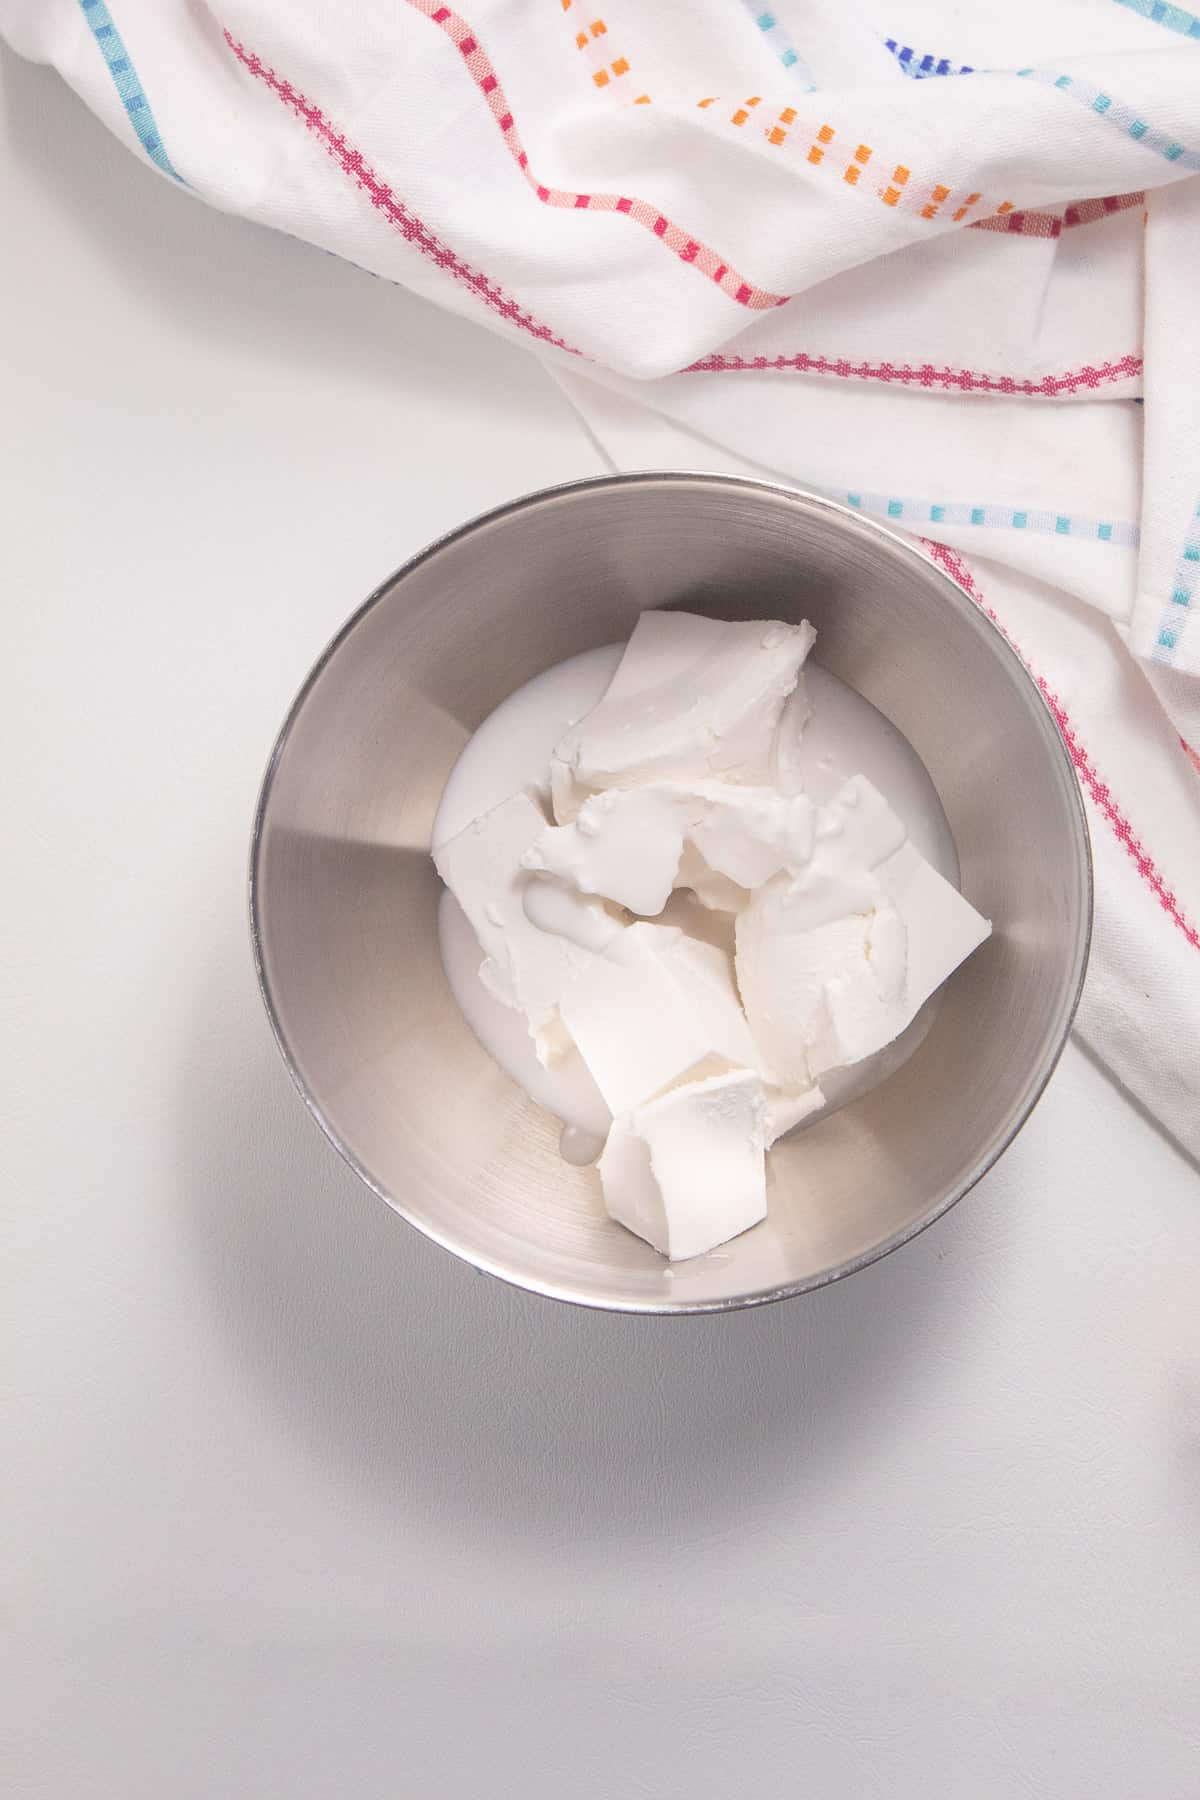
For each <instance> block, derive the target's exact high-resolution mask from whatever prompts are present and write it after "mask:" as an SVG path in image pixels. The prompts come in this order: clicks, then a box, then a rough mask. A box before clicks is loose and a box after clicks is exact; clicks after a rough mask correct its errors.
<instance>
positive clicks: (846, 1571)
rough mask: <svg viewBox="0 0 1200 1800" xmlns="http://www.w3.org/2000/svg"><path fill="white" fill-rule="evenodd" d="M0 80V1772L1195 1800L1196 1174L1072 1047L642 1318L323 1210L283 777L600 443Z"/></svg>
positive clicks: (126, 1793)
mask: <svg viewBox="0 0 1200 1800" xmlns="http://www.w3.org/2000/svg"><path fill="white" fill-rule="evenodd" d="M0 74H2V76H3V83H4V87H3V127H4V136H3V155H2V158H0V228H2V235H0V254H3V256H4V258H5V265H6V266H5V275H4V295H5V302H4V304H5V324H4V333H3V339H2V340H0V342H2V345H3V351H2V354H3V365H4V366H3V387H2V394H3V428H2V430H0V459H2V471H3V473H2V481H0V508H2V511H3V527H2V533H0V567H2V570H3V582H4V612H3V621H4V624H3V640H2V650H0V719H2V720H3V738H4V744H5V756H4V765H3V775H2V778H0V779H2V782H3V806H4V810H3V817H4V822H5V831H4V836H5V841H6V854H5V857H4V875H3V894H4V904H3V907H2V908H0V931H2V933H3V938H2V953H3V966H2V970H0V983H2V985H0V1006H2V1009H3V1017H4V1027H5V1029H4V1048H3V1056H4V1064H5V1066H4V1069H3V1071H2V1074H0V1112H2V1113H3V1115H4V1117H5V1120H6V1123H5V1125H4V1130H3V1137H2V1139H0V1141H2V1143H3V1159H2V1160H3V1170H4V1183H5V1188H6V1191H7V1207H6V1212H5V1223H4V1233H5V1236H6V1238H7V1239H8V1243H7V1247H6V1249H5V1254H4V1265H3V1267H4V1274H3V1282H4V1290H5V1296H4V1332H5V1337H6V1340H7V1343H6V1349H5V1354H4V1368H5V1382H6V1390H7V1393H8V1396H9V1399H8V1403H7V1410H6V1425H5V1437H6V1454H5V1458H4V1463H5V1473H4V1477H3V1500H2V1506H3V1511H4V1513H5V1514H6V1515H7V1520H6V1523H7V1525H8V1530H6V1532H5V1536H6V1540H7V1541H8V1543H9V1544H10V1545H13V1546H15V1557H13V1558H11V1559H10V1561H9V1565H8V1567H9V1573H8V1575H7V1577H6V1589H7V1606H6V1613H7V1629H8V1632H9V1637H8V1643H9V1646H10V1655H11V1664H10V1668H9V1672H8V1674H7V1676H6V1677H5V1680H4V1687H5V1690H6V1707H5V1710H6V1711H7V1712H8V1714H9V1721H10V1722H9V1727H8V1731H9V1735H8V1736H7V1738H6V1740H5V1747H4V1748H3V1750H2V1751H0V1757H2V1759H3V1761H2V1763H0V1788H2V1790H3V1792H4V1793H5V1794H11V1795H14V1796H26V1795H28V1796H37V1797H39V1800H42V1797H45V1800H90V1797H93V1796H94V1797H103V1800H217V1797H219V1800H264V1797H273V1796H280V1797H283V1800H318V1797H320V1800H326V1797H328V1800H398V1797H407V1796H410V1795H411V1796H426V1795H438V1796H451V1797H453V1800H457V1797H458V1796H467V1795H473V1794H476V1793H479V1794H483V1795H488V1796H508V1795H513V1796H516V1795H521V1796H533V1797H534V1800H540V1797H542V1796H551V1795H552V1796H555V1797H556V1800H560V1797H563V1800H616V1797H618V1796H620V1797H621V1800H641V1797H647V1800H649V1797H653V1800H659V1797H660V1796H676V1795H679V1796H684V1795H686V1796H689V1797H692V1796H695V1797H697V1800H709V1797H710V1796H711V1797H713V1800H716V1797H717V1796H722V1797H724V1796H729V1795H736V1796H754V1797H755V1800H757V1797H758V1796H764V1795H776V1794H779V1795H787V1796H789V1797H790V1796H793V1795H797V1794H799V1795H805V1796H814V1797H815V1800H840V1797H842V1796H847V1797H850V1800H877V1797H878V1800H907V1797H909V1796H912V1797H913V1800H916V1797H917V1796H921V1797H922V1800H925V1797H927V1796H930V1795H938V1796H941V1795H955V1796H957V1795H963V1796H970V1797H971V1800H992V1797H993V1796H997V1797H999V1796H1003V1797H1004V1800H1008V1797H1009V1796H1012V1797H1013V1800H1018V1797H1025V1796H1030V1795H1036V1796H1049V1797H1052V1800H1064V1797H1065V1800H1073V1797H1074V1796H1080V1797H1081V1800H1082V1797H1084V1796H1087V1797H1088V1800H1095V1797H1097V1796H1108V1795H1112V1796H1120V1797H1121V1800H1127V1797H1129V1796H1137V1797H1138V1800H1141V1797H1142V1796H1146V1797H1152V1800H1195V1796H1196V1795H1197V1794H1198V1793H1200V1748H1198V1738H1197V1733H1198V1730H1200V1726H1198V1717H1200V1712H1198V1704H1197V1703H1198V1698H1200V1608H1198V1597H1200V1589H1198V1585H1197V1578H1198V1576H1200V1304H1198V1292H1197V1265H1198V1252H1200V1181H1198V1180H1197V1176H1196V1172H1195V1170H1194V1169H1193V1168H1191V1167H1190V1166H1189V1165H1187V1164H1185V1163H1184V1162H1183V1161H1182V1160H1181V1159H1180V1158H1179V1157H1178V1156H1177V1155H1176V1154H1175V1153H1174V1152H1173V1151H1172V1150H1171V1149H1170V1148H1169V1147H1168V1146H1167V1145H1166V1144H1165V1143H1164V1141H1163V1140H1162V1139H1161V1138H1160V1137H1159V1136H1158V1135H1157V1134H1156V1133H1155V1131H1154V1130H1153V1129H1152V1128H1151V1127H1150V1126H1149V1125H1148V1124H1146V1123H1145V1122H1144V1121H1143V1120H1142V1119H1140V1118H1139V1117H1138V1116H1136V1115H1135V1114H1134V1112H1133V1111H1132V1110H1131V1109H1130V1107H1129V1105H1128V1104H1127V1103H1126V1102H1125V1101H1124V1100H1123V1099H1122V1098H1121V1097H1120V1096H1119V1095H1118V1094H1117V1093H1116V1092H1115V1091H1114V1090H1113V1088H1112V1087H1111V1086H1110V1085H1109V1084H1108V1082H1107V1081H1106V1079H1105V1078H1104V1077H1103V1075H1102V1074H1101V1073H1100V1072H1099V1071H1098V1070H1097V1069H1096V1068H1094V1067H1093V1066H1091V1065H1090V1064H1089V1063H1088V1062H1087V1061H1085V1059H1084V1058H1083V1056H1082V1055H1081V1054H1080V1053H1079V1052H1078V1051H1077V1050H1075V1049H1073V1048H1072V1049H1070V1050H1069V1051H1068V1053H1067V1055H1066V1057H1065V1058H1064V1061H1063V1064H1062V1066H1061V1068H1060V1071H1059V1073H1058V1075H1057V1077H1056V1079H1055V1080H1054V1082H1053V1083H1052V1085H1051V1088H1050V1091H1049V1093H1048V1095H1047V1097H1046V1099H1045V1101H1044V1102H1043V1104H1042V1106H1041V1107H1040V1109H1039V1110H1038V1112H1037V1113H1036V1115H1035V1117H1034V1119H1033V1120H1032V1122H1031V1123H1030V1125H1029V1126H1028V1127H1027V1129H1026V1131H1025V1132H1024V1134H1023V1136H1022V1137H1021V1139H1020V1140H1019V1141H1018V1143H1017V1145H1016V1146H1015V1147H1014V1148H1013V1150H1012V1151H1010V1153H1009V1154H1008V1156H1007V1157H1006V1158H1005V1159H1004V1161H1003V1163H1002V1164H1001V1165H1000V1167H999V1168H998V1169H997V1170H996V1171H995V1172H994V1173H993V1174H992V1175H991V1176H990V1177H989V1178H988V1180H987V1181H985V1182H984V1183H983V1184H982V1185H981V1186H980V1187H979V1188H978V1189H977V1190H976V1192H975V1193H974V1194H973V1195H972V1196H971V1197H970V1198H969V1199H968V1200H967V1201H965V1202H964V1203H963V1204H962V1205H961V1206H960V1207H959V1208H958V1209H957V1210H956V1212H955V1213H953V1214H952V1215H951V1216H950V1217H949V1218H948V1219H946V1220H945V1221H944V1222H943V1223H942V1224H941V1225H939V1226H938V1227H936V1228H935V1229H933V1230H931V1231H930V1232H928V1233H926V1235H925V1236H924V1237H922V1238H921V1239H920V1240H919V1241H918V1242H917V1243H915V1244H913V1245H912V1246H911V1247H909V1248H908V1249H906V1250H904V1251H903V1252H901V1253H900V1254H898V1255H896V1256H894V1257H893V1258H891V1259H890V1260H889V1261H887V1262H886V1263H884V1264H881V1265H878V1266H876V1267H875V1268H872V1269H870V1270H868V1271H866V1272H865V1273H864V1274H862V1275H860V1276H857V1277H856V1278H854V1279H853V1280H852V1281H850V1282H848V1283H846V1284H845V1285H843V1286H841V1287H839V1288H837V1289H834V1290H832V1291H828V1292H825V1293H822V1294H819V1295H816V1296H815V1297H812V1298H810V1299H806V1300H799V1301H793V1302H791V1303H789V1304H786V1305H783V1306H778V1307H773V1308H769V1309H767V1310H766V1311H763V1312H755V1313H751V1314H745V1315H738V1316H732V1317H728V1318H723V1319H684V1320H674V1321H671V1320H667V1321H655V1320H636V1319H627V1318H619V1317H604V1316H599V1315H592V1314H589V1313H584V1312H580V1311H576V1310H573V1309H569V1308H566V1307H561V1306H558V1305H556V1304H554V1303H552V1302H549V1301H544V1300H538V1299H535V1298H532V1297H529V1296H525V1295H522V1294H518V1293H515V1292H512V1291H509V1290H508V1289H506V1288H505V1287H503V1286H502V1285H501V1284H499V1283H497V1282H494V1281H491V1280H486V1279H483V1278H480V1277H478V1276H476V1275H474V1274H472V1273H471V1271H470V1270H468V1269H467V1268H465V1267H463V1266H460V1265H459V1264H457V1263H456V1262H454V1261H453V1260H452V1259H451V1258H450V1257H448V1256H447V1255H445V1254H444V1253H443V1252H441V1251H439V1250H436V1249H434V1248H433V1247H432V1246H431V1245H429V1244H427V1243H426V1242H425V1241H424V1240H423V1239H422V1238H420V1237H419V1236H418V1235H417V1233H415V1232H414V1231H412V1230H410V1229H408V1228H407V1227H406V1226H404V1225H403V1224H402V1223H401V1222H400V1221H398V1220H397V1219H395V1218H394V1217H393V1216H392V1215H391V1214H390V1213H388V1212H387V1210H386V1209H385V1208H384V1207H383V1206H381V1205H380V1204H379V1203H378V1202H377V1201H375V1200H374V1199H372V1197H371V1196H370V1195H369V1194H368V1193H367V1192H366V1191H365V1190H363V1189H360V1188H359V1186H358V1185H357V1184H356V1182H355V1181H354V1179H353V1178H352V1177H351V1176H350V1175H349V1173H348V1172H347V1171H345V1170H344V1169H343V1167H342V1166H341V1164H340V1163H339V1162H338V1160H337V1158H336V1157H335V1155H334V1153H333V1152H332V1150H330V1149H329V1148H328V1146H327V1145H326V1144H325V1143H324V1141H323V1139H322V1138H321V1137H320V1136H319V1134H318V1133H317V1130H316V1128H315V1126H313V1125H312V1124H311V1123H310V1121H309V1120H308V1118H307V1117H306V1115H305V1114H304V1111H303V1109H302V1107H301V1104H300V1102H299V1100H298V1098H297V1097H296V1095H295V1094H294V1093H293V1092H292V1090H291V1087H290V1085H289V1083H288V1080H287V1078H286V1076H285V1073H284V1071H283V1068H282V1065H281V1064H280V1062H279V1060H278V1058H277V1056H276V1053H275V1050H274V1048H273V1046H272V1044H271V1042H270V1039H269V1034H268V1030H267V1026H266V1022H265V1019H264V1017H263V1015H262V1009H261V1007H260V1005H259V1002H258V998H257V995H256V992H255V989H254V983H253V978H252V973H251V966H250V958H249V952H248V948H247V936H246V922H245V904H244V872H245V852H246V842H247V835H248V829H249V822H250V816H251V810H252V805H253V800H254V795H255V791H256V787H257V783H258V779H259V775H260V772H261V767H262V764H263V761H264V758H265V755H266V752H267V749H268V746H269V744H270V742H271V739H272V737H273V734H274V732H275V729H276V726H277V724H278V722H279V720H280V718H281V716H282V714H283V712H284V710H285V708H286V706H287V703H288V701H289V699H290V698H291V695H292V693H293V691H294V690H295V688H296V686H297V685H298V683H299V681H300V679H301V678H302V676H303V674H304V672H305V670H306V669H307V667H308V665H309V663H310V662H311V660H312V659H313V657H314V655H315V654H316V652H317V651H318V650H319V649H320V647H321V645H322V644H323V643H324V641H325V639H326V638H327V637H328V636H329V635H330V634H331V633H332V631H333V630H334V629H335V627H336V626H337V625H338V624H339V623H340V622H341V620H342V619H343V618H344V616H345V615H346V614H347V613H348V612H349V611H350V610H351V609H352V608H353V607H354V606H355V605H356V604H357V602H358V601H359V600H360V599H361V598H362V597H363V595H364V594H365V593H366V592H367V591H368V590H369V589H370V588H371V587H372V586H373V585H374V584H375V583H376V581H377V580H378V579H379V578H380V577H382V576H383V575H384V574H386V573H387V572H388V571H389V570H390V569H391V568H392V567H394V566H395V564H397V563H398V562H400V561H401V560H402V559H403V558H405V557H407V556H408V555H409V554H410V553H411V552H412V551H414V550H415V549H417V548H418V547H419V546H420V545H421V544H422V543H424V542H425V541H426V540H427V539H428V538H430V537H431V536H433V535H434V534H435V533H437V532H439V531H441V530H443V529H444V528H446V527H449V526H451V525H454V524H455V523H457V522H458V521H460V520H461V519H463V518H465V517H466V516H468V515H470V514H471V513H473V512H475V511H477V510H478V509H480V508H482V507H485V506H488V505H491V504H492V503H494V502H496V501H499V500H502V499H504V498H506V497H508V496H510V495H512V494H514V493H517V492H519V491H521V490H524V489H528V488H532V487H536V486H538V485H540V484H543V483H547V482H551V481H555V480H558V479H561V478H563V477H566V476H572V475H579V474H585V473H589V472H592V471H595V470H596V469H598V468H599V467H600V463H599V458H598V455H597V453H596V451H595V449H594V448H593V447H592V445H591V443H590V442H589V440H588V439H587V437H586V436H585V434H584V433H583V431H582V430H581V428H580V427H579V425H578V423H577V422H576V420H575V418H574V416H573V414H572V413H571V411H570V410H569V408H568V406H567V405H566V403H565V401H564V400H563V399H562V398H561V396H560V395H559V394H558V393H557V392H556V391H555V390H554V389H553V388H552V387H551V385H550V383H549V381H548V380H547V378H546V377H545V376H544V375H543V374H542V373H541V372H540V371H539V369H538V368H537V366H536V365H535V364H534V363H533V362H532V361H531V360H529V359H527V358H526V357H525V355H524V354H523V353H522V352H520V351H518V350H517V349H513V348H510V347H508V346H506V345H503V344H501V343H499V342H498V341H497V340H495V339H493V338H491V337H490V336H487V335H485V334H484V333H483V332H482V331H479V330H476V329H475V328H473V327H472V326H471V325H469V324H466V323H463V322H460V321H455V320H452V319H449V318H447V317H445V316H442V315H440V314H438V313H436V312H435V311H433V310H432V309H431V308H429V307H427V306H425V305H422V304H419V303H417V302H416V301H413V300H411V299H409V298H408V297H406V296H405V295H404V294H402V293H400V292H399V291H397V290H395V289H394V288H391V287H389V286H387V285H386V284H384V283H382V282H378V281H374V280H372V279H370V278H369V277H367V276H365V275H361V274H359V273H357V272H356V271H354V270H352V269H350V268H347V267H344V266H342V265H339V264H337V263H336V262H334V261H333V260H332V259H330V258H328V257H325V256H323V255H321V254H319V253H317V252H315V251H312V250H308V249H305V248H303V247H302V246H300V245H299V244H296V243H293V242H290V241H288V240H285V239H283V238H280V237H272V236H269V235H267V234H266V233H264V232H261V231H259V230H256V229H255V228H253V227H250V226H247V225H245V224H242V223H237V222H234V221H232V220H229V219H226V218H223V217H220V216H218V215H216V214H214V213H211V212H207V211H205V210H203V209H202V208H201V207H199V206H198V205H196V204H195V203H194V202H192V201H190V200H189V199H188V197H187V196H186V195H184V194H182V193H180V192H179V191H178V190H176V189H174V188H173V187H172V186H171V185H170V184H168V183H166V182H164V181H162V180H160V179H159V178H158V177H156V176H155V175H154V174H153V173H152V172H151V171H150V170H149V169H148V168H147V167H145V166H143V165H140V164H139V163H138V161H137V160H136V159H135V157H134V156H132V155H129V154H127V153H126V152H125V150H123V149H122V148H120V147H118V146H117V145H116V144H115V143H114V142H112V141H111V140H110V139H109V138H108V137H107V136H106V134H105V132H104V131H103V129H102V128H101V127H100V126H99V125H98V124H96V123H95V121H94V120H92V119H91V118H90V117H88V116H87V114H86V113H85V112H84V110H83V108H82V107H81V106H80V105H79V104H78V102H76V101H75V100H73V99H72V98H71V97H70V96H69V95H68V94H67V93H66V91H65V90H64V89H62V88H61V87H60V86H59V84H58V83H57V81H56V79H55V78H54V77H52V76H50V75H48V74H47V73H45V72H44V71H36V70H33V69H30V68H27V67H26V66H24V65H22V64H20V63H18V62H16V61H15V59H13V58H11V57H9V56H5V57H4V58H3V60H2V62H0Z"/></svg>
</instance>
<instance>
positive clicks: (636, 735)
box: [550, 612, 816, 823]
mask: <svg viewBox="0 0 1200 1800" xmlns="http://www.w3.org/2000/svg"><path fill="white" fill-rule="evenodd" d="M815 636H816V633H815V632H814V631H813V628H812V626H811V625H808V624H803V625H783V624H780V623H778V622H777V621H771V620H751V621H740V622H737V623H731V622H729V621H727V620H722V619H708V618H703V617H701V616H699V615H698V614H696V613H683V612H644V613H643V614H642V615H641V618H640V619H639V620H638V623H637V625H636V626H635V628H634V631H633V635H632V637H631V638H630V640H629V643H628V645H627V646H626V649H625V654H624V656H623V657H622V658H621V661H620V663H619V665H618V667H617V671H616V674H615V675H614V676H613V678H612V681H611V682H610V683H609V686H608V690H607V692H606V693H605V695H604V698H603V699H602V700H601V701H600V702H599V704H598V705H597V706H595V707H593V709H592V711H591V712H590V713H588V714H587V716H586V717H585V718H583V719H581V720H580V721H579V723H578V724H577V725H573V726H572V727H571V729H570V730H569V731H567V732H566V733H565V734H564V735H563V737H562V738H560V740H559V742H558V743H557V745H556V746H555V749H554V754H553V756H552V758H551V763H550V785H551V792H552V794H553V799H554V814H555V817H556V819H558V821H559V822H560V823H566V822H567V821H568V820H570V819H573V818H574V817H575V814H576V813H577V812H578V811H579V808H580V806H581V805H582V804H583V801H584V800H585V799H586V798H587V796H588V794H590V793H595V792H596V791H598V790H599V789H603V788H625V787H637V786H641V785H643V784H645V783H646V782H649V781H661V780H700V779H704V778H706V777H708V776H713V775H716V776H721V777H723V778H724V779H725V780H728V781H739V782H745V783H748V784H751V785H755V786H767V785H769V784H770V782H771V779H772V774H773V769H772V759H773V749H774V742H775V732H776V728H777V726H778V724H779V718H780V714H781V712H782V710H783V705H784V702H785V701H786V699H787V698H788V695H789V694H791V693H792V691H793V689H794V688H795V686H796V684H797V681H798V680H799V677H800V668H801V665H802V663H803V662H804V659H805V657H806V656H807V655H808V652H809V650H810V649H811V647H812V643H813V640H814V638H815Z"/></svg>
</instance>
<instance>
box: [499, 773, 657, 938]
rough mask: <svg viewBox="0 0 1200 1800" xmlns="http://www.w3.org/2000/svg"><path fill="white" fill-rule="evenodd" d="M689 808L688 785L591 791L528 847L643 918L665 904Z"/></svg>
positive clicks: (534, 859) (528, 859)
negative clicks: (564, 821)
mask: <svg viewBox="0 0 1200 1800" xmlns="http://www.w3.org/2000/svg"><path fill="white" fill-rule="evenodd" d="M692 811H693V802H692V799H691V796H690V795H689V794H688V793H687V791H686V790H685V789H682V788H678V789H675V788H669V787H664V786H662V785H657V786H652V787H644V788H626V789H620V788H611V789H609V791H608V792H607V793H603V794H590V795H589V796H588V798H587V799H586V800H585V801H584V802H583V805H582V806H581V807H580V809H579V812H578V814H577V816H576V818H575V819H574V820H573V821H572V822H571V823H570V824H569V825H551V826H547V828H546V830H545V831H543V832H542V835H541V836H540V837H539V838H538V840H537V843H536V844H535V845H534V846H533V847H532V849H530V850H528V851H526V853H525V858H524V862H525V867H526V868H527V869H544V870H546V871H547V872H548V873H550V874H551V875H556V876H558V877H559V878H560V879H561V880H563V881H565V882H567V883H568V884H569V885H570V886H571V887H573V888H576V889H577V890H578V891H579V892H580V893H583V894H602V895H603V896H604V897H605V899H608V900H613V901H615V902H616V903H617V905H618V906H627V907H628V908H629V910H630V912H635V913H640V914H641V915H642V916H643V917H644V918H655V917H656V916H657V915H658V914H659V913H660V912H661V911H662V909H663V907H664V906H665V905H666V904H667V901H668V900H669V899H670V898H671V894H672V891H673V890H674V887H675V884H676V880H677V878H678V872H679V858H680V856H681V854H682V852H683V842H684V834H685V832H686V831H687V828H688V824H689V821H690V818H691V814H692Z"/></svg>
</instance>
